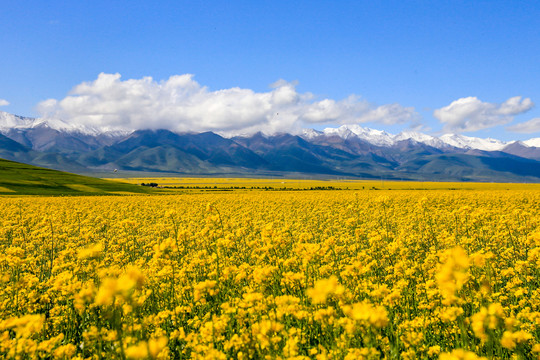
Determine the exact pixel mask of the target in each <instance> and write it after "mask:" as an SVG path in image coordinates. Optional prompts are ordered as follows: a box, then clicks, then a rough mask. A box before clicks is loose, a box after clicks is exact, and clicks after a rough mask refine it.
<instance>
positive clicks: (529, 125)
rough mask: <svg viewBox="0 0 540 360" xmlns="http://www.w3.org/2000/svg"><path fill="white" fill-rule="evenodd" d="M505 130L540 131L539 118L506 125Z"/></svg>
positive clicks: (520, 131)
mask: <svg viewBox="0 0 540 360" xmlns="http://www.w3.org/2000/svg"><path fill="white" fill-rule="evenodd" d="M506 130H508V131H512V132H517V133H524V134H531V133H535V132H540V118H534V119H531V120H529V121H525V122H522V123H519V124H515V125H512V126H508V127H507V128H506Z"/></svg>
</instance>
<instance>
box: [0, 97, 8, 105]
mask: <svg viewBox="0 0 540 360" xmlns="http://www.w3.org/2000/svg"><path fill="white" fill-rule="evenodd" d="M8 105H9V101H7V100H4V99H0V106H8Z"/></svg>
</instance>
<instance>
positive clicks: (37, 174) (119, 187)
mask: <svg viewBox="0 0 540 360" xmlns="http://www.w3.org/2000/svg"><path fill="white" fill-rule="evenodd" d="M150 191H151V190H150V189H148V188H144V187H141V186H137V185H131V184H125V183H121V182H116V181H107V180H102V179H97V178H92V177H87V176H81V175H76V174H70V173H66V172H61V171H57V170H51V169H45V168H41V167H36V166H32V165H27V164H22V163H18V162H14V161H9V160H4V159H0V195H107V194H114V193H134V194H137V193H139V194H144V193H148V192H150Z"/></svg>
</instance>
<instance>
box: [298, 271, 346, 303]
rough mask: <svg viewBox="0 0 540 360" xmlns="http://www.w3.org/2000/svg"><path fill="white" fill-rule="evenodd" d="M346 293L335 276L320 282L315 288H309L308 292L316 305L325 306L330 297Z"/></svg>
mask: <svg viewBox="0 0 540 360" xmlns="http://www.w3.org/2000/svg"><path fill="white" fill-rule="evenodd" d="M344 292H345V287H343V285H341V284H340V283H339V282H338V279H337V277H335V276H331V277H329V278H328V279H321V280H318V281H317V282H316V283H315V286H314V287H313V288H309V289H307V291H306V293H307V295H308V296H309V297H310V298H311V301H312V302H313V303H314V304H324V303H325V302H326V300H327V298H328V297H329V296H331V295H337V296H339V295H342V294H343V293H344Z"/></svg>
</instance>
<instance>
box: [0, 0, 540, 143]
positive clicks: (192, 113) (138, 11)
mask: <svg viewBox="0 0 540 360" xmlns="http://www.w3.org/2000/svg"><path fill="white" fill-rule="evenodd" d="M1 9H2V10H1V11H0V45H1V49H2V56H0V99H1V100H0V104H2V103H3V104H4V106H2V107H0V110H2V111H7V112H10V113H14V114H19V115H26V116H41V115H43V116H50V117H60V118H62V119H63V120H65V121H73V122H81V123H86V124H91V123H92V121H95V122H97V123H98V124H99V125H100V126H106V125H107V121H110V122H111V124H113V125H114V126H122V124H124V125H126V124H129V126H141V125H140V124H144V122H145V121H146V122H148V121H153V120H148V117H150V116H151V115H150V114H152V111H154V112H156V111H157V112H160V111H159V109H162V107H160V106H161V105H160V104H163V107H165V108H166V107H167V106H169V108H166V109H165V110H163V111H162V113H161V114H160V115H156V120H155V122H156V124H155V126H158V125H161V124H164V125H165V126H169V127H174V126H173V125H172V124H173V123H174V124H176V123H182V124H183V125H182V126H177V127H176V128H175V129H180V130H185V129H189V128H190V127H191V126H193V127H194V129H195V130H204V129H209V130H219V128H220V127H223V126H224V127H226V128H227V129H226V130H230V131H234V130H239V131H243V130H246V131H251V130H253V129H255V128H257V127H258V126H259V125H258V124H259V123H261V124H262V123H264V124H262V125H261V126H263V128H264V126H266V129H268V131H271V130H272V129H273V130H276V131H277V130H287V127H288V126H292V125H291V124H293V123H294V126H296V127H298V126H301V127H313V128H319V129H320V128H324V127H326V126H339V125H341V124H345V123H352V122H357V123H359V124H360V125H362V126H368V127H372V128H376V129H382V130H387V131H390V132H393V133H396V132H399V131H401V130H406V129H410V128H417V129H420V130H422V131H424V132H427V133H432V134H437V133H440V132H446V131H452V132H462V133H463V134H465V135H470V136H480V137H488V136H491V137H496V138H499V139H502V140H512V139H528V138H531V137H539V136H540V132H539V131H540V120H538V118H540V110H539V107H540V86H539V79H540V71H539V68H538V64H540V47H539V46H538V44H539V43H540V26H538V20H537V19H538V17H539V16H540V3H539V2H536V1H523V2H512V1H276V0H274V1H206V2H198V1H159V2H150V1H110V0H109V1H69V2H66V1H24V0H21V1H4V2H3V3H2V4H1ZM101 73H103V76H102V79H101V80H102V81H98V80H99V76H100V74H101ZM107 74H111V75H110V76H109V77H108V78H107V76H106V75H107ZM112 74H120V75H121V77H118V76H116V77H114V76H113V75H112ZM184 74H192V75H193V76H191V77H189V79H188V78H185V77H184V78H182V79H183V80H182V81H179V82H178V81H177V82H174V84H173V81H170V79H171V77H174V76H176V75H184ZM145 77H147V78H146V80H143V79H144V78H145ZM148 77H151V78H152V80H149V79H148ZM107 79H108V80H107ZM130 79H131V80H132V81H131V82H130ZM106 80H107V81H108V82H107V81H106ZM279 80H283V81H281V82H278V83H277V84H275V83H276V82H277V81H279ZM83 83H85V84H86V87H84V88H83V87H82V85H81V84H83ZM112 83H114V86H112V85H111V84H112ZM107 84H108V85H107ZM271 84H274V85H273V87H272V86H271ZM173 85H174V86H173ZM171 87H175V90H174V91H175V93H176V92H178V91H179V90H182V91H184V90H185V89H186V87H188V88H189V89H190V90H189V91H188V92H189V94H188V95H185V96H184V98H183V99H182V100H178V101H180V102H181V104H180V103H178V104H174V106H172V105H170V101H169V100H167V101H169V103H168V104H169V105H167V104H165V102H166V101H165V100H164V99H165V98H166V99H170V93H166V91H167V90H166V89H169V88H171ZM135 88H136V89H138V91H143V92H144V91H147V90H148V91H150V92H151V91H155V94H156V95H155V96H152V99H157V100H156V104H157V105H156V106H151V107H145V108H144V109H143V108H137V106H134V110H133V111H131V110H129V109H126V106H127V105H126V104H130V102H133V103H135V105H137V104H140V103H141V100H140V97H137V96H140V95H137V96H135V97H134V96H133V89H135ZM156 88H159V90H156ZM236 88H239V89H240V90H244V91H235V90H234V89H236ZM145 89H146V90H145ZM152 89H153V90H152ZM231 89H233V90H231ZM220 90H225V93H223V91H222V92H220ZM278 92H279V94H280V95H279V96H281V99H285V98H283V96H285V97H286V100H283V101H282V102H279V101H277V100H276V101H277V102H276V101H274V100H272V101H270V100H268V101H267V99H268V98H269V97H272V98H275V97H276V96H277V93H278ZM201 93H203V94H202V95H201ZM112 94H116V95H112ZM284 94H285V95H284ZM351 95H354V96H352V97H351ZM516 97H521V98H516ZM112 98H115V99H116V100H115V101H112V100H111V99H112ZM47 99H55V100H56V101H49V102H45V103H43V101H45V100H47ZM103 99H106V100H107V102H106V104H105V105H103V104H104V103H103V102H102V101H103ZM238 99H240V100H238ZM344 99H345V100H344ZM325 100H329V101H325ZM195 101H199V102H200V103H201V105H200V106H199V105H197V106H198V107H195V105H193V102H195ZM219 101H223V104H221V105H219V104H220V103H219ZM280 101H281V100H280ZM188 103H189V107H188V105H186V104H188ZM74 104H77V108H76V107H75V105H74ZM213 104H216V106H215V109H214V110H213V111H212V112H210V113H209V112H208V110H207V109H208V108H209V107H213ZM283 104H285V105H283ZM535 104H537V105H535ZM171 106H172V107H171ZM250 106H252V107H254V108H259V109H258V110H260V108H266V107H268V109H267V111H266V112H265V111H256V110H257V109H253V111H252V112H247V110H246V111H245V109H248V108H249V107H250ZM156 109H157V110H156ZM437 109H439V110H438V112H436V113H437V114H438V115H435V113H434V112H435V111H436V110H437ZM100 111H102V112H103V113H106V114H105V115H103V114H100V113H99V112H100ZM223 111H225V112H227V111H229V113H226V114H225V115H223V117H222V118H219V116H220V113H221V112H223ZM178 112H183V113H185V114H189V116H188V115H182V116H180V115H178V116H176V115H175V114H176V113H178ZM137 114H145V116H146V120H144V119H136V115H137ZM279 114H281V115H279ZM167 116H168V118H166V117H167ZM277 116H282V117H283V119H281V120H279V121H280V122H279V123H276V124H270V125H271V126H270V125H269V123H268V122H271V121H275V118H276V117H277ZM386 116H388V118H387V119H386V120H385V119H384V118H385V117H386ZM198 117H201V119H199V118H198ZM132 118H133V119H132ZM236 118H239V119H240V120H238V121H239V122H240V123H239V124H238V125H237V126H236V125H235V124H234V122H235V121H236V120H235V119H236ZM208 119H210V120H208ZM388 119H390V120H388ZM522 123H525V124H524V125H519V124H522ZM201 124H204V126H203V125H201ZM114 126H113V127H114ZM197 126H202V127H200V128H198V127H197ZM511 130H513V131H511ZM516 131H519V132H516Z"/></svg>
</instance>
